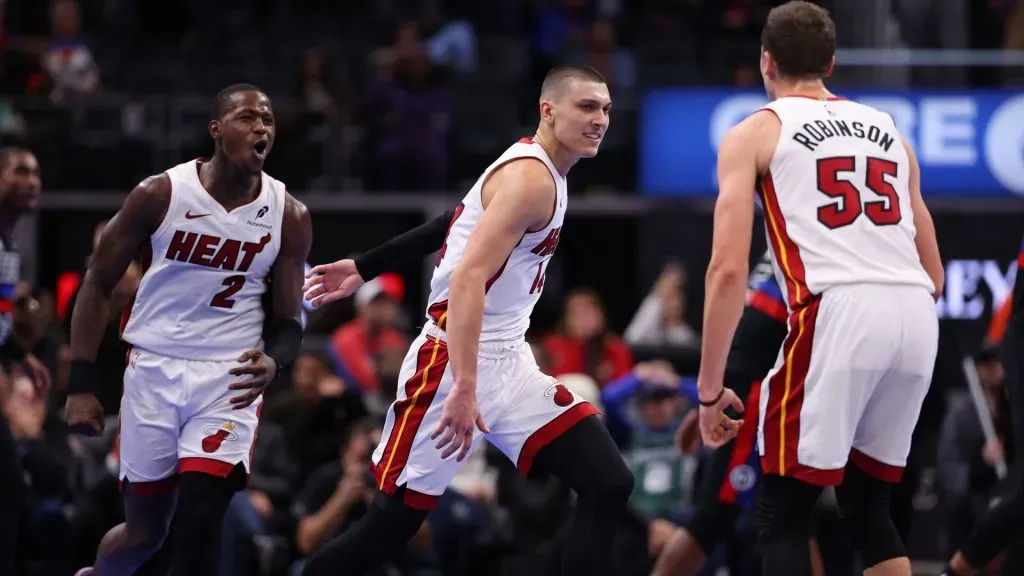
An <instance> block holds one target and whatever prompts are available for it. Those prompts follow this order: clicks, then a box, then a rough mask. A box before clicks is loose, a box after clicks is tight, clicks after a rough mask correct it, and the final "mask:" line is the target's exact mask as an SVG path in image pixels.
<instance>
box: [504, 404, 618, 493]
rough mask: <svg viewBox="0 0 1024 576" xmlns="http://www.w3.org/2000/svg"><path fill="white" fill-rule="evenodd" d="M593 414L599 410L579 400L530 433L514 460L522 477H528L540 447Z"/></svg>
mask: <svg viewBox="0 0 1024 576" xmlns="http://www.w3.org/2000/svg"><path fill="white" fill-rule="evenodd" d="M552 402H553V400H552ZM595 414H600V412H599V411H598V410H597V408H595V407H594V405H593V404H591V403H590V402H580V403H579V404H576V405H575V406H573V407H572V408H569V409H568V410H566V411H565V412H562V413H561V414H559V415H558V416H556V417H555V418H554V420H552V421H550V422H548V423H547V424H545V425H544V426H542V427H540V428H539V429H538V430H537V431H536V432H534V433H533V434H530V437H529V438H527V439H526V442H525V443H523V449H522V450H520V451H519V459H518V461H517V462H516V466H517V467H518V468H519V473H520V474H522V475H523V477H524V478H525V477H528V476H529V475H530V468H532V467H533V459H534V458H536V457H537V453H538V452H540V450H541V448H543V447H545V446H547V445H548V444H550V443H552V442H554V441H555V439H556V438H558V437H559V436H561V435H562V434H565V432H566V431H567V430H568V429H570V428H572V427H573V426H575V425H576V424H578V423H579V421H580V420H583V419H584V418H586V417H587V416H591V415H595Z"/></svg>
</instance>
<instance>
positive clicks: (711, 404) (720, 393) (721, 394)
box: [697, 387, 725, 408]
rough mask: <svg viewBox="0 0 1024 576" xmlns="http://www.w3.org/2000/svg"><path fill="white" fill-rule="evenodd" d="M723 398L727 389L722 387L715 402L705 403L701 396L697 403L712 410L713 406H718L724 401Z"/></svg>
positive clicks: (698, 397)
mask: <svg viewBox="0 0 1024 576" xmlns="http://www.w3.org/2000/svg"><path fill="white" fill-rule="evenodd" d="M722 396H725V387H722V389H721V390H719V391H718V396H715V399H714V400H709V401H707V402H705V401H703V400H701V399H700V396H697V403H699V404H700V405H701V406H704V407H705V408H710V407H711V406H714V405H715V404H718V401H719V400H721V399H722Z"/></svg>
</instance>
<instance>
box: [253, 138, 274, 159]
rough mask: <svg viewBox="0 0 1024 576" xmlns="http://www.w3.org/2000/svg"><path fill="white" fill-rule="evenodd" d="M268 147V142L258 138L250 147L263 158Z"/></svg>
mask: <svg viewBox="0 0 1024 576" xmlns="http://www.w3.org/2000/svg"><path fill="white" fill-rule="evenodd" d="M269 148H270V142H268V141H267V140H260V141H259V142H256V143H255V144H253V145H252V149H253V150H255V151H256V155H257V156H259V157H260V158H263V157H265V156H266V155H267V150H268V149H269Z"/></svg>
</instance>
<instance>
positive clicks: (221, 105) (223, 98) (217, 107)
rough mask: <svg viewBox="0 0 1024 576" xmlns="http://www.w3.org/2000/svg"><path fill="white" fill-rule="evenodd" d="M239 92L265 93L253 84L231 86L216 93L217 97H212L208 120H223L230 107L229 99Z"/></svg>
mask: <svg viewBox="0 0 1024 576" xmlns="http://www.w3.org/2000/svg"><path fill="white" fill-rule="evenodd" d="M239 92H259V93H260V94H263V95H266V92H264V91H263V90H261V89H260V87H259V86H256V85H254V84H232V85H231V86H228V87H227V88H224V89H223V90H221V91H220V92H217V95H216V96H214V97H213V103H212V105H211V107H210V120H220V119H221V118H223V117H224V114H225V113H227V111H228V109H229V107H230V104H231V97H232V96H234V95H235V94H238V93H239Z"/></svg>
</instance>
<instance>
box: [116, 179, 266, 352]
mask: <svg viewBox="0 0 1024 576" xmlns="http://www.w3.org/2000/svg"><path fill="white" fill-rule="evenodd" d="M166 174H167V176H168V177H169V178H170V180H171V200H170V205H169V206H168V207H167V214H166V215H165V216H164V219H163V222H162V223H161V224H160V226H159V228H157V230H156V232H154V233H153V235H152V236H151V237H150V241H149V244H148V245H147V246H146V247H145V249H144V254H143V262H142V265H143V267H144V269H145V273H144V274H143V276H142V281H141V282H140V284H139V289H138V293H137V294H136V296H135V299H134V301H133V302H132V304H131V306H129V307H128V308H127V309H126V312H125V314H126V320H125V323H124V325H123V326H124V329H123V334H122V337H123V338H124V340H125V341H126V342H128V343H129V344H131V345H132V346H135V347H138V348H142V349H144V350H148V351H150V352H155V353H157V354H160V355H163V356H170V357H173V358H183V359H186V360H234V359H236V358H237V357H238V356H240V355H241V354H242V352H244V351H246V350H249V349H252V348H257V347H260V346H262V334H263V320H264V316H265V312H264V309H263V305H262V302H261V298H262V296H263V294H264V293H265V292H266V290H267V277H268V275H269V274H270V269H271V267H272V266H273V264H274V261H275V260H276V259H277V252H278V249H279V248H280V245H281V222H282V219H283V216H284V203H285V196H286V192H285V186H284V184H282V183H281V182H279V181H277V180H275V179H273V178H271V177H270V176H268V175H266V174H263V175H262V181H261V186H260V193H259V196H258V197H257V198H256V199H255V200H254V201H252V202H250V203H248V204H246V205H244V206H239V207H238V208H235V209H234V210H232V211H231V212H228V211H227V210H226V209H225V208H224V206H222V205H221V204H220V203H219V202H217V201H216V200H215V199H214V198H213V196H211V195H210V194H209V193H208V192H207V191H206V190H205V189H204V188H203V186H202V184H201V183H200V181H199V161H195V160H194V161H191V162H186V163H184V164H181V165H178V166H175V167H174V168H171V169H170V170H168V171H167V172H166Z"/></svg>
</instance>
